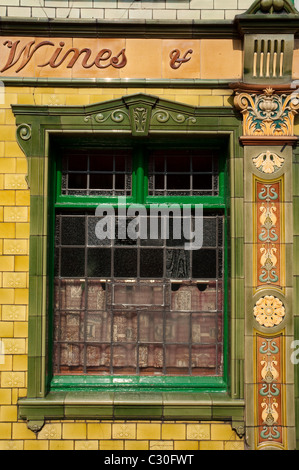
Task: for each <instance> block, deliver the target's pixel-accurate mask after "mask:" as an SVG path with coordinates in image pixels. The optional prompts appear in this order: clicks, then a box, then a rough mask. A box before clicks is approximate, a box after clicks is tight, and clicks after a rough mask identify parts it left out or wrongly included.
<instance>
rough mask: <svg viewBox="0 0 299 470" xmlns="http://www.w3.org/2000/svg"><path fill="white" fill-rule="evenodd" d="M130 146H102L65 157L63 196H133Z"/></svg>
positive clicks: (63, 164)
mask: <svg viewBox="0 0 299 470" xmlns="http://www.w3.org/2000/svg"><path fill="white" fill-rule="evenodd" d="M131 173H132V154H131V150H130V149H127V150H126V149H118V150H117V149H115V150H109V149H102V150H98V151H91V150H88V151H82V152H81V153H77V154H76V155H74V154H72V155H69V154H67V153H66V154H65V155H64V156H63V159H62V188H61V189H62V195H70V196H74V195H82V196H87V195H90V196H96V195H99V196H101V195H102V196H129V195H131V192H132V187H131V181H132V180H131Z"/></svg>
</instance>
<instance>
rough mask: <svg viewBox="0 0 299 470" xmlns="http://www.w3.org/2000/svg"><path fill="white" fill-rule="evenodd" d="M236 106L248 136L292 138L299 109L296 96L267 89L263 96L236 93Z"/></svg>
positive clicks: (298, 101) (245, 133)
mask: <svg viewBox="0 0 299 470" xmlns="http://www.w3.org/2000/svg"><path fill="white" fill-rule="evenodd" d="M234 102H235V106H236V108H237V109H239V110H240V111H241V113H242V114H243V132H244V135H246V136H292V135H293V127H294V116H295V115H296V114H297V110H298V109H299V100H298V97H295V96H294V94H289V95H288V94H281V95H279V94H278V93H275V91H274V90H273V88H266V89H265V90H264V92H263V93H262V94H256V93H253V94H250V93H246V92H241V93H238V92H237V93H236V96H235V100H234Z"/></svg>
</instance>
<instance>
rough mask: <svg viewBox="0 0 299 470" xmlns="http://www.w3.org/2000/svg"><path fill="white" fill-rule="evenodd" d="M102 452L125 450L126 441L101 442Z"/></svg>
mask: <svg viewBox="0 0 299 470" xmlns="http://www.w3.org/2000/svg"><path fill="white" fill-rule="evenodd" d="M100 450H124V441H122V440H116V439H115V440H107V441H100Z"/></svg>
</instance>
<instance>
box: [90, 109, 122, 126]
mask: <svg viewBox="0 0 299 470" xmlns="http://www.w3.org/2000/svg"><path fill="white" fill-rule="evenodd" d="M126 117H127V118H128V119H129V115H128V113H127V112H126V111H124V110H123V109H115V110H114V111H110V112H108V113H107V114H104V113H98V114H90V115H88V116H85V118H84V121H85V122H90V121H91V120H92V119H94V121H95V122H97V123H99V124H103V123H104V122H106V121H108V120H109V119H111V121H113V122H116V123H120V122H122V121H124V119H125V118H126Z"/></svg>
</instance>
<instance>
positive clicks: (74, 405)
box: [18, 391, 245, 436]
mask: <svg viewBox="0 0 299 470" xmlns="http://www.w3.org/2000/svg"><path fill="white" fill-rule="evenodd" d="M18 405H19V418H20V419H24V420H27V421H28V427H29V428H30V429H32V430H33V431H36V432H38V431H39V430H40V429H41V428H42V426H43V424H44V421H45V420H47V419H55V420H56V419H101V420H106V419H107V420H112V419H118V420H119V419H135V420H138V419H142V420H144V419H145V420H146V419H150V420H192V421H194V420H225V421H231V422H232V423H233V428H234V429H235V430H236V432H237V433H238V435H240V436H241V435H243V430H244V406H245V404H244V400H241V399H232V398H231V397H229V395H228V394H227V393H225V392H213V393H197V392H194V393H192V392H165V393H157V392H156V393H153V392H140V393H134V392H75V391H71V392H50V393H49V394H48V395H47V396H46V397H44V398H22V399H20V400H19V402H18Z"/></svg>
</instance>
